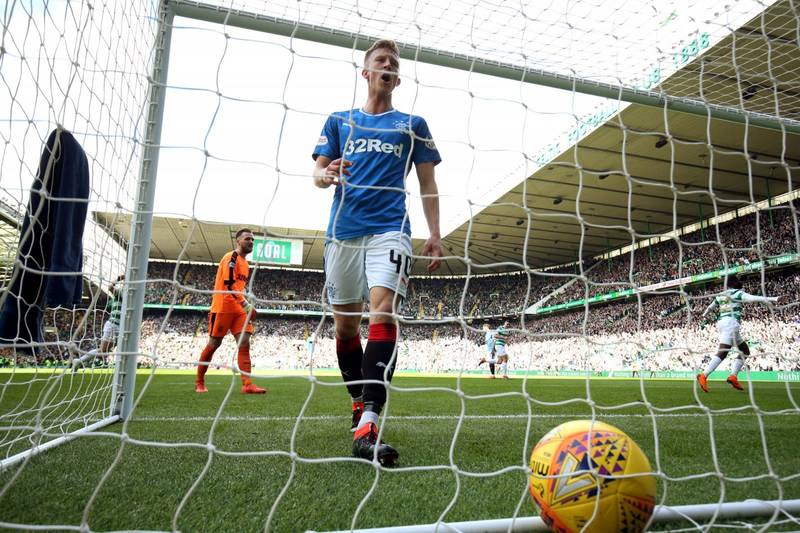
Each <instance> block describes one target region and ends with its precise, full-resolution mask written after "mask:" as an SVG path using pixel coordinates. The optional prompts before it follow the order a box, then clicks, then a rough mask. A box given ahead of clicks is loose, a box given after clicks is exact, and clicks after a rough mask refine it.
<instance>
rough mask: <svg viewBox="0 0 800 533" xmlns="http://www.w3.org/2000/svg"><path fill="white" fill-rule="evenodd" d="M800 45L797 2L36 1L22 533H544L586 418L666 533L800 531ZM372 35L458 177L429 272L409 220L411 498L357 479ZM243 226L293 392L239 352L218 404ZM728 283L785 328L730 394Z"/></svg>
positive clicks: (20, 227)
mask: <svg viewBox="0 0 800 533" xmlns="http://www.w3.org/2000/svg"><path fill="white" fill-rule="evenodd" d="M799 27H800V14H798V8H797V6H796V5H795V4H794V3H793V2H792V1H791V0H778V1H767V2H764V1H755V0H753V1H744V0H743V1H739V2H736V3H734V4H732V5H727V6H712V5H710V4H709V5H707V6H705V5H701V6H687V5H684V4H682V3H678V2H667V3H663V4H658V3H651V4H646V3H642V2H623V1H615V2H602V3H597V2H590V1H584V0H579V1H576V2H571V3H569V4H564V5H560V4H557V3H550V4H548V5H544V4H543V5H538V4H536V5H522V4H515V3H504V2H499V3H498V2H488V1H480V2H461V1H453V2H448V3H446V4H444V3H437V2H418V3H413V4H411V5H409V4H408V3H404V2H400V1H394V0H392V1H388V2H356V1H354V2H336V3H330V2H306V1H303V0H301V1H298V2H285V1H277V2H258V1H255V0H225V1H219V2H209V3H202V2H194V1H188V0H187V1H181V0H162V1H160V2H157V1H154V0H151V1H136V2H128V3H119V2H111V3H106V4H96V3H88V2H67V1H51V2H45V3H39V2H31V1H28V2H10V3H7V4H6V5H5V7H4V9H3V36H2V39H3V42H2V48H1V49H0V81H2V87H3V89H4V90H3V91H2V92H1V94H2V96H0V99H2V100H1V101H0V103H2V104H3V105H2V106H0V109H3V110H4V111H3V112H0V119H2V120H0V133H2V136H3V140H4V141H5V143H4V144H3V148H2V159H0V165H2V167H1V168H0V170H2V177H0V230H2V233H1V234H0V260H2V264H1V265H0V267H2V270H1V271H2V275H3V278H2V280H3V281H2V287H3V289H2V294H1V295H0V306H1V307H2V315H0V317H1V318H2V324H0V461H2V462H0V465H2V466H1V467H0V525H2V526H3V527H7V528H14V529H42V528H44V529H87V530H88V529H108V530H132V529H136V530H192V529H230V528H231V527H236V528H237V529H245V530H258V529H263V530H272V531H298V530H314V531H335V530H359V529H365V528H387V529H386V530H387V531H390V530H391V531H397V530H403V529H402V528H404V527H405V528H406V529H405V530H406V531H437V530H438V531H527V530H532V529H533V530H535V529H542V530H544V529H546V524H545V523H544V522H543V521H542V520H541V519H540V518H538V514H539V509H538V508H537V507H536V504H535V503H534V501H533V498H532V497H531V494H530V490H531V481H530V480H531V476H534V477H536V476H539V477H540V478H541V477H545V478H547V474H546V473H545V474H542V473H541V472H534V471H532V470H531V465H530V457H531V453H532V450H533V448H534V446H535V445H536V443H537V442H538V441H539V439H540V438H541V437H543V436H544V435H545V434H546V433H548V431H550V430H551V429H552V428H554V427H556V426H558V425H559V424H561V423H563V422H567V421H571V420H581V419H588V420H592V421H598V422H606V423H610V424H612V425H614V426H617V427H619V428H620V429H621V430H622V431H624V432H625V433H626V434H627V435H629V436H630V437H631V438H632V439H633V440H635V441H636V442H637V443H638V445H639V446H640V447H641V448H642V450H643V452H644V454H645V455H646V456H647V457H648V458H649V461H650V469H651V470H650V472H649V473H650V474H651V475H652V476H653V478H654V479H655V480H656V484H657V493H656V499H655V500H654V502H653V504H654V507H655V510H654V513H653V519H652V522H650V523H649V527H650V528H652V529H659V530H660V529H663V530H690V529H698V528H712V527H725V528H733V529H742V530H752V529H760V530H773V529H780V528H783V529H787V530H791V529H796V528H798V526H800V519H798V516H800V484H799V483H800V472H798V468H797V463H796V459H795V457H794V454H793V453H792V452H791V449H792V444H793V438H794V435H796V434H797V432H798V431H800V407H798V400H797V397H798V392H800V389H798V386H797V383H798V382H800V354H798V351H797V346H798V341H800V330H799V329H798V320H799V319H800V315H798V307H797V294H798V290H800V273H799V272H800V271H798V268H799V267H798V265H799V264H800V255H798V254H800V226H798V209H797V207H798V200H797V196H798V194H797V186H796V184H795V183H796V180H797V179H798V171H799V170H800V111H798V109H800V107H799V105H800V98H799V97H798V92H797V85H798V84H800V77H799V76H798V74H797V72H800V69H798V66H800V65H798V63H800V52H798V50H800V48H798V46H799V45H800V43H798V39H799V37H798V28H799ZM378 38H385V39H392V40H395V41H396V42H397V44H398V46H399V49H400V57H401V59H400V63H401V64H400V81H401V83H400V85H399V86H398V87H397V88H396V89H395V91H394V93H393V105H394V107H395V108H396V109H398V110H400V111H403V112H408V113H411V114H413V115H415V116H420V117H424V118H425V119H426V121H427V124H428V125H429V126H430V130H431V132H432V137H433V140H434V141H435V148H436V149H438V151H439V152H440V154H441V156H442V162H441V164H439V165H438V166H437V167H436V181H437V185H438V192H437V193H436V198H437V200H438V210H439V217H438V218H439V222H438V223H439V226H440V232H441V236H442V251H443V254H444V257H443V259H442V266H441V268H440V269H439V270H438V271H436V272H434V273H433V274H429V273H428V272H427V271H426V265H427V263H428V258H426V257H425V253H424V252H423V246H424V243H425V241H426V239H428V237H429V226H428V225H427V224H426V222H430V216H431V213H430V210H426V209H424V208H423V203H424V202H423V197H425V195H424V194H422V192H421V190H420V187H421V186H420V182H419V181H418V180H417V179H416V174H415V173H414V172H410V173H408V175H407V177H406V181H405V184H404V187H403V189H402V190H401V191H400V192H401V193H402V194H404V195H405V198H406V205H407V207H408V220H410V221H411V238H412V246H413V250H414V252H413V254H414V259H415V260H414V262H413V264H411V263H410V262H409V264H408V268H409V272H408V273H410V274H411V283H410V286H409V289H408V294H407V297H406V299H405V301H404V302H403V305H401V306H400V305H398V306H396V307H395V308H394V310H393V312H392V314H393V317H392V318H393V320H394V321H395V322H396V323H397V324H398V328H399V339H398V342H397V344H396V348H395V355H394V357H395V361H396V372H395V376H394V379H392V380H391V381H384V382H383V384H384V385H386V388H387V391H388V401H387V404H386V407H385V408H384V410H383V412H382V414H381V418H380V424H379V426H380V428H381V437H382V438H384V439H386V440H387V441H389V442H391V443H392V444H393V445H397V447H398V449H399V450H400V454H401V455H400V460H399V462H398V464H397V466H395V467H393V468H388V467H385V466H382V465H381V464H380V463H378V462H377V461H372V462H370V461H367V460H363V459H356V458H354V457H352V455H351V453H350V450H351V434H350V433H348V432H347V430H348V429H349V426H350V414H351V413H350V398H349V396H348V394H347V389H346V388H345V384H344V383H343V382H342V380H341V376H340V374H339V370H338V362H337V346H336V340H335V333H334V327H333V320H332V315H333V308H332V306H331V304H330V303H329V301H328V295H329V294H330V286H329V285H327V286H326V281H325V274H324V272H323V268H324V264H323V257H324V250H325V245H326V240H327V239H326V236H325V228H326V226H327V224H328V221H329V216H330V217H333V219H334V222H336V221H337V220H338V219H337V217H338V216H339V213H337V212H336V211H335V210H334V211H333V212H332V213H331V211H330V205H331V204H330V202H331V198H332V194H333V193H332V190H331V189H316V188H314V187H313V185H312V179H311V173H312V168H313V161H312V159H311V157H310V156H311V154H312V152H313V148H314V144H315V143H316V142H317V140H318V139H319V138H320V135H321V134H320V131H321V130H322V126H323V124H325V121H326V119H327V118H328V117H329V116H330V114H331V113H332V112H334V111H342V110H350V109H358V108H360V107H361V106H362V105H363V104H364V102H365V101H366V100H367V97H368V94H367V85H366V82H365V80H364V78H363V76H362V69H363V58H364V51H365V50H366V49H367V48H368V47H369V46H370V45H371V44H372V43H373V42H374V41H375V40H376V39H378ZM351 127H352V126H351ZM404 127H406V125H405V124H398V125H397V128H398V129H402V128H404ZM322 135H324V133H323V134H322ZM424 141H428V142H430V141H429V140H428V139H425V140H424ZM387 146H388V148H387V147H384V146H383V145H381V144H380V143H375V144H370V143H369V142H367V141H365V142H364V144H363V146H360V145H356V144H353V146H351V149H352V151H356V150H362V151H365V152H367V151H369V150H373V151H376V152H377V151H382V153H393V150H394V149H395V148H394V147H393V146H389V145H387ZM431 146H434V145H433V144H431ZM400 150H402V148H400ZM411 166H413V165H410V163H409V167H408V169H407V170H410V167H411ZM377 189H381V187H377ZM383 189H386V191H385V192H386V193H387V194H389V193H397V192H398V191H396V190H393V189H391V188H386V187H383ZM345 201H346V200H345ZM243 227H247V228H250V229H251V230H252V231H253V233H254V234H255V248H254V250H253V253H252V255H251V256H250V257H249V261H250V268H251V270H250V277H249V280H248V282H247V289H246V295H247V297H248V298H249V299H250V300H251V301H252V302H255V304H256V307H257V308H258V310H259V314H258V316H257V318H256V319H254V321H255V326H256V332H255V334H254V336H253V337H252V339H251V342H250V352H251V355H252V362H253V368H252V377H253V379H254V380H255V381H256V383H258V384H259V385H261V386H263V387H266V388H267V389H268V390H269V392H268V394H267V395H266V398H263V397H258V398H256V397H255V396H246V395H242V394H239V387H238V385H239V379H240V377H241V374H242V369H240V368H239V366H238V362H237V353H238V351H239V347H238V346H237V344H236V342H235V341H234V340H233V339H232V338H231V337H230V336H228V337H227V338H225V339H224V340H223V342H222V345H221V347H220V348H219V350H217V352H216V353H215V355H214V359H213V360H212V362H211V365H210V367H211V368H210V370H209V373H208V378H207V384H208V387H209V391H210V392H209V393H208V394H204V395H200V394H195V393H194V391H193V389H192V383H193V380H194V369H195V367H196V365H197V361H198V358H199V356H200V353H201V351H203V349H204V347H205V346H206V342H207V340H208V314H207V313H208V310H209V304H210V302H211V297H212V293H213V288H214V279H215V275H216V271H217V266H218V264H219V261H220V259H221V258H222V257H223V255H224V254H225V253H227V252H229V251H231V250H232V249H233V248H234V246H235V245H236V240H235V234H236V231H237V230H238V229H240V228H243ZM401 268H402V266H398V274H400V270H401ZM734 278H736V279H740V280H741V281H742V282H743V284H744V287H743V289H744V291H745V292H747V293H748V294H751V295H760V296H770V297H778V301H777V304H776V305H771V306H769V307H768V306H766V305H762V304H759V303H745V304H743V310H742V322H741V332H742V335H743V339H742V340H743V341H746V344H747V346H749V351H750V352H751V353H750V354H749V355H748V356H746V355H745V354H744V353H739V352H736V351H735V350H734V351H732V352H731V353H730V354H729V355H728V357H727V358H726V360H725V361H723V362H722V364H721V366H719V367H718V368H716V369H712V368H708V370H709V372H708V382H707V385H706V384H705V383H704V386H707V387H708V389H709V392H704V391H703V390H702V389H701V386H700V383H699V382H697V381H696V375H697V374H698V373H699V372H701V371H703V370H704V369H706V368H707V364H708V362H709V361H711V360H712V357H713V356H714V354H715V353H716V352H717V346H718V344H719V342H720V336H719V334H718V330H717V327H716V325H715V320H714V317H713V315H712V314H705V315H704V314H703V311H704V310H705V309H706V308H707V306H708V305H709V303H711V302H712V301H713V300H714V297H715V296H716V295H719V294H720V292H721V291H723V290H724V289H725V287H726V283H727V282H726V279H727V280H732V279H734ZM366 315H369V310H367V311H366ZM366 315H365V316H366ZM506 322H507V326H505V327H506V340H507V343H508V348H507V349H508V353H509V358H508V361H507V362H505V363H504V362H503V361H502V360H498V361H497V362H496V364H495V363H493V362H492V361H494V360H495V355H496V353H497V350H496V349H495V350H494V351H492V350H491V346H490V348H489V350H487V341H486V339H487V337H488V336H489V334H491V335H494V337H493V338H495V339H496V334H497V330H498V328H499V327H500V326H502V325H503V324H504V323H506ZM484 325H487V328H486V330H484ZM361 330H362V331H361V336H362V338H363V339H364V340H366V339H367V321H366V318H365V320H364V322H363V323H362V328H361ZM487 330H488V332H489V333H487ZM502 336H503V335H502V334H501V337H502ZM493 342H495V343H496V340H495V341H493ZM735 344H738V343H735ZM734 352H735V353H734ZM486 359H489V360H490V361H486V362H485V363H482V361H483V360H486ZM736 361H741V362H742V364H740V365H739V366H742V369H741V370H740V371H738V370H737V368H736V365H737V364H738V363H736ZM490 367H491V369H490ZM737 372H738V382H736V383H740V384H741V386H742V389H743V390H736V389H734V388H733V386H731V384H729V383H730V382H726V380H727V379H728V376H729V374H736V373H737ZM493 377H494V378H496V379H490V378H493ZM504 378H508V379H504ZM67 443H68V444H67ZM60 444H64V446H58V445H60ZM56 446H58V447H56ZM50 448H54V449H52V450H50ZM45 450H48V451H47V452H46V453H39V452H44V451H45ZM584 473H587V474H588V475H590V476H591V477H592V479H593V480H594V481H593V483H597V482H598V481H597V480H598V479H601V477H602V476H599V477H598V475H597V472H596V471H595V470H591V469H590V470H589V471H588V472H584ZM611 477H613V476H611ZM552 478H553V477H552V476H550V478H548V479H552ZM32 494H33V495H35V496H34V497H33V501H31V500H30V498H31V496H30V495H32ZM143 511H144V512H143ZM601 515H602V513H601V512H600V511H595V512H593V513H592V514H591V515H590V517H589V518H590V521H591V523H590V525H589V527H595V528H600V529H596V530H602V524H603V523H604V522H601V520H605V519H606V518H604V517H603V516H601ZM647 521H648V518H647V517H646V516H645V518H644V519H643V521H642V522H641V524H640V525H643V524H645V523H647ZM598 524H601V525H598ZM587 530H590V529H587Z"/></svg>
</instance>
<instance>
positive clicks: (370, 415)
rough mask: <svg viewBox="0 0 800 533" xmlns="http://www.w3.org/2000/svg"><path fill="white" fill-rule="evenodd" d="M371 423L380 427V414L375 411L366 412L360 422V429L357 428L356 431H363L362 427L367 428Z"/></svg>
mask: <svg viewBox="0 0 800 533" xmlns="http://www.w3.org/2000/svg"><path fill="white" fill-rule="evenodd" d="M370 422H372V423H373V424H375V425H378V413H376V412H375V411H364V414H362V415H361V420H359V421H358V427H357V428H356V431H358V430H359V429H361V427H362V426H366V425H367V424H369V423H370Z"/></svg>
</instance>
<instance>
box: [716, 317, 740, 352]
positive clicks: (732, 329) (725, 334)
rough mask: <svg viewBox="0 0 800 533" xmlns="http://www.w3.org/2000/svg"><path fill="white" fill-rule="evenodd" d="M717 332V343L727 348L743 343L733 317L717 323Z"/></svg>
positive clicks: (736, 321)
mask: <svg viewBox="0 0 800 533" xmlns="http://www.w3.org/2000/svg"><path fill="white" fill-rule="evenodd" d="M717 329H718V330H719V343H720V344H727V345H729V346H734V347H735V346H739V345H740V344H742V342H744V340H743V339H742V335H741V334H740V333H739V321H738V320H736V319H735V318H733V317H724V318H722V319H720V321H719V322H717Z"/></svg>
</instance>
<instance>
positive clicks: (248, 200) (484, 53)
mask: <svg viewBox="0 0 800 533" xmlns="http://www.w3.org/2000/svg"><path fill="white" fill-rule="evenodd" d="M224 4H225V5H227V3H224ZM744 4H747V2H739V3H738V4H737V5H736V7H735V8H736V10H737V12H736V13H734V12H721V13H720V12H718V11H720V9H719V8H717V7H714V6H713V5H712V3H710V2H709V3H700V6H697V5H690V4H689V3H687V2H658V3H651V4H646V3H642V2H605V3H603V4H602V6H595V5H592V3H590V2H570V3H569V5H570V10H569V11H568V12H559V11H557V10H553V9H548V8H541V7H538V8H537V9H539V11H537V12H535V13H533V12H526V14H527V17H528V19H527V24H521V23H520V22H519V19H520V18H523V17H520V16H519V15H520V13H519V12H515V10H513V9H509V8H506V7H503V6H506V5H511V4H503V3H501V4H499V5H500V6H501V7H497V6H496V5H494V4H492V5H493V6H494V8H493V10H487V9H483V8H480V7H479V8H475V9H468V8H464V12H463V13H458V15H464V14H466V15H467V16H465V17H463V18H465V19H467V20H468V21H469V23H468V24H462V23H459V17H458V16H457V14H453V13H451V12H448V13H446V14H443V13H436V12H434V11H435V10H436V6H437V4H436V3H422V7H419V6H420V3H418V4H416V5H417V9H416V10H415V11H412V12H409V10H408V9H405V10H404V9H402V8H401V6H402V5H403V4H402V2H382V3H380V5H381V11H380V12H378V11H373V10H371V9H375V6H376V3H374V2H366V3H363V2H362V3H359V4H358V6H359V12H360V13H361V14H362V16H361V17H357V16H355V15H354V13H355V12H356V10H355V9H352V8H348V3H347V2H339V3H337V4H336V7H333V4H328V5H326V4H324V3H320V4H304V3H302V2H301V3H300V4H299V6H300V10H298V11H295V10H293V9H292V8H291V4H288V3H287V5H286V6H283V8H281V6H282V5H283V4H282V3H281V2H272V3H268V4H267V7H264V6H263V4H262V3H260V2H246V1H245V2H238V3H236V7H241V8H243V9H251V10H253V11H254V12H260V13H262V14H266V15H275V16H280V17H283V18H288V19H290V20H301V21H303V22H306V23H318V24H329V25H332V26H334V27H337V28H339V29H342V30H344V31H358V30H360V31H362V32H363V33H368V34H372V35H382V36H388V37H392V38H396V39H398V40H405V41H410V42H414V43H419V44H421V45H423V46H430V47H436V48H440V49H443V50H446V51H450V52H459V53H470V52H471V51H472V52H473V53H475V52H476V51H477V53H478V55H481V57H488V58H491V59H497V60H501V61H509V62H514V63H517V64H526V65H528V66H529V67H530V68H544V69H545V70H548V71H552V72H557V73H565V74H569V73H570V70H571V69H574V70H575V71H576V72H575V74H576V75H577V76H579V77H583V78H588V79H592V80H598V81H606V82H611V83H614V82H619V81H622V82H623V83H626V84H628V85H630V86H634V87H639V88H645V89H646V88H650V85H652V84H651V83H650V82H649V79H650V76H651V75H653V72H654V70H655V69H660V70H659V71H658V72H659V76H660V79H663V78H666V77H668V76H669V75H670V74H671V73H672V72H674V71H675V70H676V69H677V68H679V67H680V66H683V65H684V64H686V63H687V62H688V61H690V60H691V59H694V57H695V56H696V55H697V54H698V53H702V52H703V51H704V50H707V49H708V48H710V47H711V46H713V44H714V43H715V42H717V41H718V40H720V39H721V38H723V37H724V36H725V35H727V34H728V33H729V31H730V30H729V28H732V27H737V26H738V25H740V24H741V23H743V22H745V21H746V20H748V19H750V18H752V16H753V15H754V14H755V13H758V12H760V11H761V10H762V9H763V7H761V6H758V5H757V4H756V3H755V2H751V3H750V5H749V6H747V5H744ZM439 5H440V4H439ZM515 5H516V4H515ZM553 5H557V4H555V3H554V4H553ZM264 9H269V11H260V10H264ZM381 14H383V15H392V16H394V18H393V19H387V18H386V16H384V17H381V16H380V15H381ZM437 15H438V16H439V17H440V18H439V20H440V23H439V24H436V23H435V17H436V16H437ZM515 15H516V16H515ZM470 16H471V17H472V18H470ZM426 17H427V18H426ZM447 17H449V18H447ZM445 18H446V20H445ZM387 21H388V22H387ZM601 21H605V25H599V26H598V24H597V23H598V22H601ZM414 24H419V25H421V26H423V27H424V28H425V30H426V31H424V32H422V31H418V29H417V28H415V27H414ZM564 24H570V25H572V26H573V29H571V30H570V31H569V32H568V33H566V34H563V33H562V34H560V35H558V36H557V37H555V36H549V35H547V33H548V32H550V33H551V34H553V33H558V28H559V26H562V25H564ZM504 25H505V26H504ZM515 26H516V27H515ZM429 28H430V31H428V30H429ZM503 29H504V31H505V32H506V34H503V33H498V32H499V31H500V30H503ZM415 32H416V33H417V37H418V40H414V39H409V37H410V36H412V35H413V34H414V33H415ZM515 32H517V33H519V39H518V40H519V42H515V39H517V38H516V37H515V36H514V33H515ZM470 40H472V42H471V43H470V42H468V41H470ZM693 42H694V43H695V44H694V45H693V44H692V43H693ZM474 43H478V44H479V46H477V47H475V48H472V47H471V46H470V45H471V44H474ZM630 43H634V44H635V46H630ZM447 46H449V48H445V47H447ZM527 51H532V52H530V53H528V54H527V55H526V56H525V58H524V59H523V58H522V54H523V52H527ZM362 60H363V52H360V51H353V50H350V49H344V48H339V47H334V46H328V45H322V44H318V43H310V42H306V41H301V40H293V41H292V42H290V40H289V39H288V38H285V37H280V36H275V35H270V34H265V33H260V32H255V31H247V30H241V29H238V28H234V27H230V26H228V27H224V28H223V27H222V26H220V25H215V24H211V23H204V22H201V21H197V20H190V19H183V18H177V19H176V20H175V29H174V32H173V36H172V57H171V62H170V69H169V79H168V85H169V87H170V90H169V91H168V95H167V103H166V114H165V120H164V130H163V137H162V145H163V146H164V147H166V149H164V150H162V151H161V156H160V158H161V159H160V163H159V182H158V193H157V204H156V210H157V211H159V212H164V213H174V214H182V215H189V216H195V217H197V218H199V219H203V220H211V221H218V222H236V223H244V224H260V225H264V226H282V227H294V228H302V229H324V228H325V226H326V224H327V220H328V216H329V208H330V201H331V197H332V194H333V193H332V190H319V189H316V188H314V187H313V186H312V184H311V178H310V173H311V170H312V168H313V161H312V159H311V157H310V156H311V151H312V149H313V146H314V144H315V142H316V139H317V138H318V136H319V133H320V129H321V127H322V125H323V123H324V121H325V118H326V117H327V115H328V114H329V113H331V112H333V111H339V110H345V109H350V108H353V107H360V106H361V105H362V104H363V103H364V102H365V100H366V82H365V81H364V80H363V79H362V78H361V77H360V72H361V62H362ZM401 76H402V83H401V85H400V86H399V87H398V88H397V89H396V90H395V93H394V100H393V103H394V106H395V108H396V109H399V110H401V111H406V112H411V113H413V114H416V115H420V116H422V117H424V118H426V120H427V122H428V124H429V126H430V129H431V132H432V134H433V136H434V139H435V141H436V144H437V147H438V148H439V150H440V152H441V154H442V159H443V162H442V163H441V164H440V165H439V166H438V167H437V169H436V173H437V182H438V185H439V191H440V195H441V196H440V204H441V221H442V222H441V226H442V228H441V229H442V234H443V235H446V234H447V233H449V232H450V231H452V230H453V229H455V228H456V227H458V226H459V225H461V224H462V223H464V222H465V221H466V220H467V219H468V218H469V217H470V216H474V215H475V214H477V212H479V211H480V210H481V209H482V208H484V207H485V206H488V205H490V204H491V203H492V202H493V201H495V200H496V199H497V198H498V197H500V196H501V195H502V194H504V193H505V192H507V191H508V190H509V189H511V188H512V187H514V186H515V185H517V184H518V183H520V182H521V181H522V180H524V179H525V178H526V177H528V176H530V175H531V174H532V173H533V172H534V171H535V170H537V169H538V168H540V167H541V166H542V165H543V164H544V163H546V158H542V157H539V156H541V155H543V154H548V153H549V154H551V155H558V152H557V150H555V149H556V148H560V149H566V148H568V147H569V146H570V145H571V144H573V143H574V141H575V140H577V139H579V138H580V137H581V136H583V135H586V134H588V133H590V132H591V131H592V130H593V129H594V127H596V124H583V127H582V128H581V125H582V121H583V120H586V119H587V118H588V117H591V116H594V115H598V114H600V115H601V116H602V117H608V116H610V115H612V114H613V113H615V112H617V111H619V110H621V109H624V107H625V104H624V103H620V102H617V101H613V100H611V101H609V100H606V99H603V98H599V97H592V96H586V95H581V94H576V93H572V92H570V91H562V90H556V89H549V88H544V87H539V86H534V85H530V84H525V83H521V82H519V81H512V80H505V79H496V78H492V77H489V76H484V75H480V74H472V73H469V72H464V71H458V70H453V69H448V68H444V67H438V66H432V65H428V64H424V63H421V62H413V61H408V60H404V61H402V62H401ZM578 128H581V129H580V130H578ZM576 130H577V131H578V132H579V135H578V136H575V132H576ZM207 154H208V155H207ZM408 189H409V191H410V198H409V205H410V217H411V220H412V233H413V235H414V236H415V237H421V238H424V237H426V236H427V227H426V224H425V223H424V218H423V216H422V212H421V202H420V201H419V199H418V197H417V195H418V186H417V181H416V177H415V175H414V173H413V171H412V173H411V174H410V175H409V179H408ZM220 198H225V200H224V201H220Z"/></svg>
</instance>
